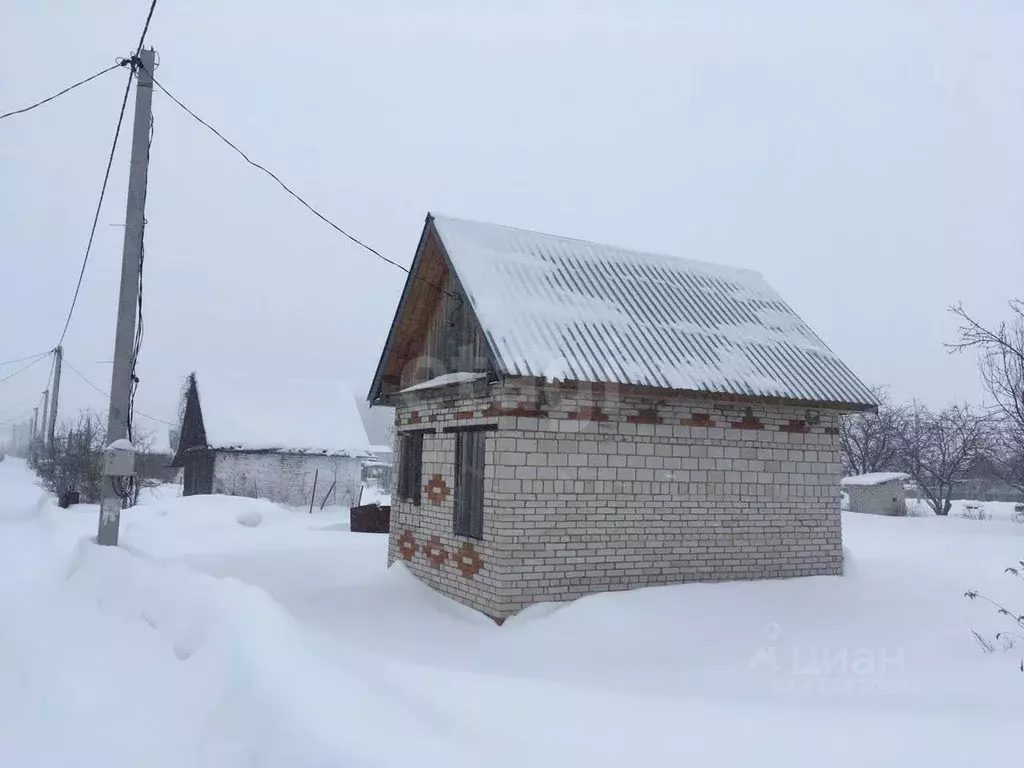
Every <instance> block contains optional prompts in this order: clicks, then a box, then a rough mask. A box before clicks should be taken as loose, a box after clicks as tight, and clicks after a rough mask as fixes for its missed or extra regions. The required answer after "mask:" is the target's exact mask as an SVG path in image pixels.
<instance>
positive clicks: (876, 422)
mask: <svg viewBox="0 0 1024 768" xmlns="http://www.w3.org/2000/svg"><path fill="white" fill-rule="evenodd" d="M873 394H874V395H875V398H876V399H877V400H878V402H879V406H878V411H877V412H876V413H871V412H865V413H857V414H853V415H851V416H847V417H845V418H844V419H843V420H842V423H841V425H840V428H839V455H840V460H841V461H842V465H843V473H844V474H847V475H863V474H866V473H868V472H883V471H886V470H896V469H899V468H900V466H901V464H902V456H901V449H902V447H903V442H902V437H903V432H904V428H905V426H906V420H907V408H906V406H904V405H895V404H893V403H892V401H891V400H890V399H889V394H888V392H887V391H886V390H885V389H882V388H877V389H875V390H873Z"/></svg>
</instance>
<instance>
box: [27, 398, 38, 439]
mask: <svg viewBox="0 0 1024 768" xmlns="http://www.w3.org/2000/svg"><path fill="white" fill-rule="evenodd" d="M37 424H39V406H38V405H37V406H36V407H35V408H33V409H32V434H31V436H30V437H29V443H30V444H31V443H34V442H35V441H36V425H37Z"/></svg>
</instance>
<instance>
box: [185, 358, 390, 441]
mask: <svg viewBox="0 0 1024 768" xmlns="http://www.w3.org/2000/svg"><path fill="white" fill-rule="evenodd" d="M196 390H197V393H198V395H199V407H200V410H201V412H202V415H203V428H204V430H205V432H206V444H207V446H208V447H210V448H214V449H219V450H246V451H278V452H282V453H319V454H327V455H334V456H353V457H359V458H362V457H370V456H372V455H373V454H372V453H371V452H370V441H369V440H368V439H367V437H366V429H365V428H364V427H363V421H362V418H361V417H360V415H359V409H358V408H357V407H356V399H355V397H354V395H353V394H352V390H351V389H349V387H348V385H347V384H345V383H343V382H339V381H330V380H318V379H274V378H267V377H263V376H247V375H241V374H229V375H215V374H211V373H209V372H206V371H200V372H198V373H196Z"/></svg>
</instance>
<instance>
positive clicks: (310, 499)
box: [309, 469, 320, 515]
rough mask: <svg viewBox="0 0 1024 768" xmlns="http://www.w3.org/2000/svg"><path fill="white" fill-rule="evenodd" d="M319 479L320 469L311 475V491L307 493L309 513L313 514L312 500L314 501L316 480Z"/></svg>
mask: <svg viewBox="0 0 1024 768" xmlns="http://www.w3.org/2000/svg"><path fill="white" fill-rule="evenodd" d="M319 479H320V470H319V469H318V470H317V471H316V473H315V474H314V475H313V492H312V493H311V494H309V514H311V515H312V514H313V502H314V501H316V481H317V480H319Z"/></svg>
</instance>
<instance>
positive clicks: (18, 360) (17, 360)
mask: <svg viewBox="0 0 1024 768" xmlns="http://www.w3.org/2000/svg"><path fill="white" fill-rule="evenodd" d="M51 352H53V350H52V349H51V350H48V351H46V352H37V353H36V354H34V355H25V357H17V358H15V359H14V360H4V361H3V362H2V363H0V366H3V365H13V364H14V363H23V362H25V361H26V360H34V359H35V358H37V357H42V356H43V355H48V354H50V353H51Z"/></svg>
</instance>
